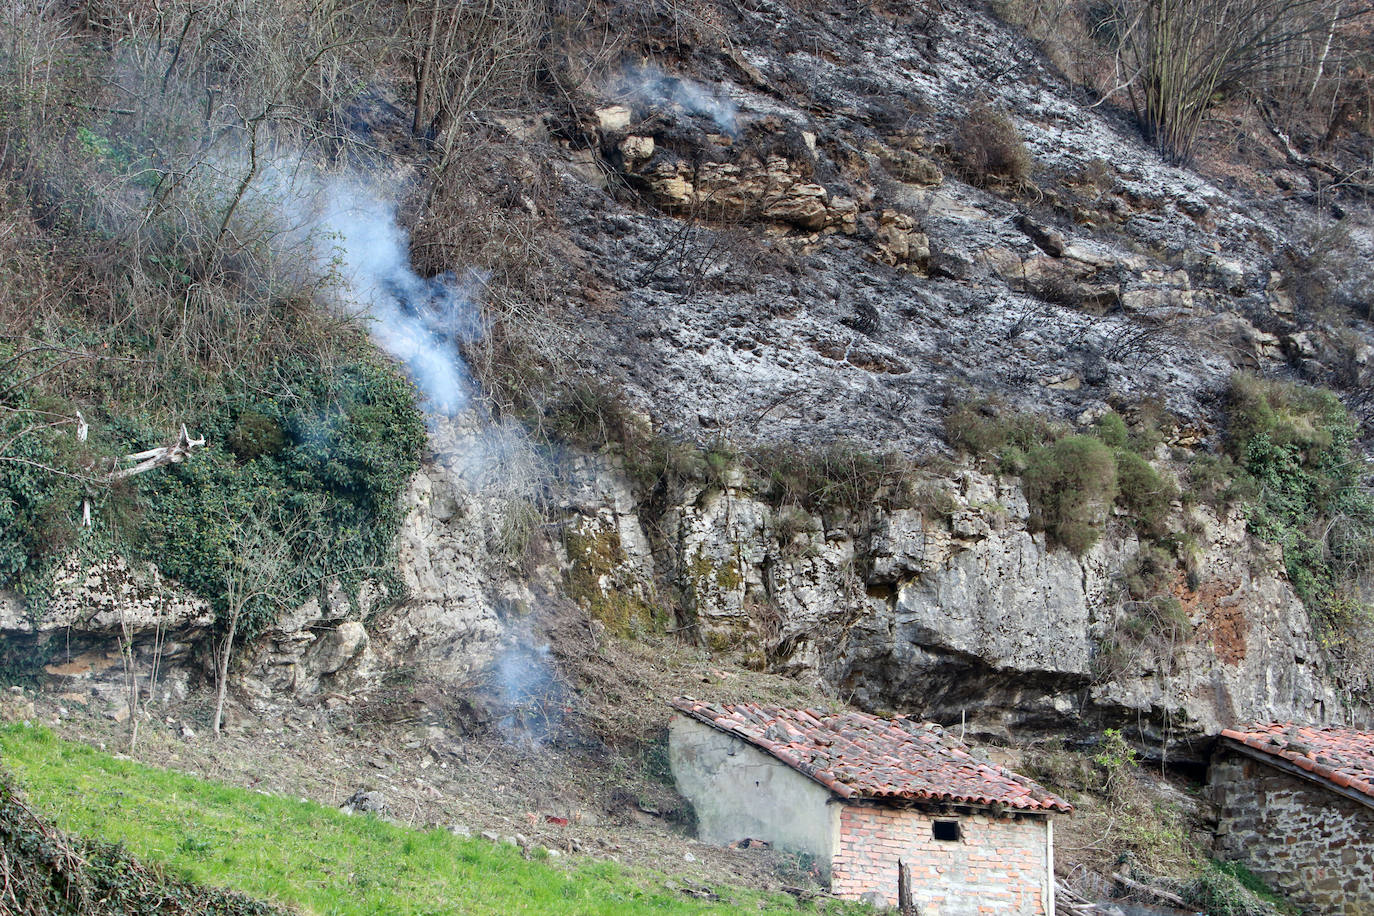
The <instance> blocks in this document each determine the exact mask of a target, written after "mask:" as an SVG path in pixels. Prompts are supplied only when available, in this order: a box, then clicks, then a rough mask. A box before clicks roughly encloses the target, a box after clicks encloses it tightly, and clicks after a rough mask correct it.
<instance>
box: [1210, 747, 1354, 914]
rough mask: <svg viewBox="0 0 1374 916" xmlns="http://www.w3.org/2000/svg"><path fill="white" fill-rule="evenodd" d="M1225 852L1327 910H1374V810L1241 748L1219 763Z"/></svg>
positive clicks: (1214, 777)
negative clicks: (1240, 750) (1248, 754)
mask: <svg viewBox="0 0 1374 916" xmlns="http://www.w3.org/2000/svg"><path fill="white" fill-rule="evenodd" d="M1210 778H1211V785H1212V792H1213V797H1214V798H1215V800H1216V802H1217V805H1218V809H1219V817H1218V820H1217V848H1216V853H1217V856H1218V857H1219V858H1223V859H1230V860H1235V861H1240V862H1243V863H1244V864H1245V865H1246V866H1247V867H1248V868H1249V869H1250V870H1251V871H1253V872H1254V873H1255V874H1256V875H1258V876H1259V877H1260V878H1262V879H1263V880H1264V881H1265V883H1266V884H1268V885H1269V886H1270V887H1272V888H1274V889H1275V890H1277V891H1280V892H1281V893H1283V894H1285V895H1287V896H1288V897H1289V898H1290V899H1291V900H1292V901H1293V902H1294V903H1297V904H1299V905H1300V906H1302V907H1304V908H1305V909H1307V910H1309V911H1310V912H1313V913H1319V914H1322V916H1374V809H1370V808H1368V807H1366V806H1365V805H1362V804H1360V803H1359V802H1356V801H1352V800H1350V799H1347V798H1345V797H1343V796H1341V795H1338V794H1337V793H1335V792H1331V791H1328V790H1327V789H1324V788H1322V787H1321V786H1320V785H1318V784H1316V783H1315V782H1313V781H1311V780H1309V779H1303V778H1301V777H1298V776H1292V775H1289V774H1288V773H1285V772H1283V771H1281V770H1278V769H1276V768H1274V767H1272V766H1270V765H1269V764H1266V763H1262V762H1260V761H1258V760H1254V759H1252V758H1250V757H1247V756H1245V755H1242V754H1238V753H1236V752H1235V751H1230V750H1223V751H1221V752H1219V753H1218V755H1217V758H1216V759H1215V760H1214V761H1213V762H1212V772H1211V777H1210Z"/></svg>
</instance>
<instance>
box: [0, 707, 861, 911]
mask: <svg viewBox="0 0 1374 916" xmlns="http://www.w3.org/2000/svg"><path fill="white" fill-rule="evenodd" d="M0 763H2V764H3V766H4V767H6V768H7V769H9V770H11V771H12V772H14V773H15V775H16V776H17V777H18V780H19V783H20V785H21V787H22V788H23V789H24V790H25V792H26V793H27V794H28V796H29V798H30V800H31V801H32V803H33V804H34V806H35V807H36V808H37V809H39V810H40V811H42V812H44V813H46V814H48V815H50V816H52V818H53V820H54V821H55V822H56V823H57V825H58V826H59V827H61V828H63V829H65V830H69V831H71V832H74V833H78V834H81V835H84V836H92V837H98V838H100V839H105V840H113V841H117V842H120V843H122V844H124V845H125V846H126V847H127V848H128V849H129V850H130V851H131V852H132V853H133V854H134V855H137V856H140V857H143V858H145V859H147V860H149V861H151V862H159V863H162V864H164V865H166V866H167V867H168V868H169V869H170V870H172V871H173V872H174V873H176V874H178V875H179V876H182V877H184V878H187V879H189V880H192V881H196V882H199V883H205V884H211V885H217V886H225V887H229V888H232V889H234V890H238V891H242V892H243V893H246V894H249V895H251V896H255V897H259V898H266V899H271V900H274V901H278V902H282V903H287V904H293V905H295V906H298V907H300V908H301V909H302V910H304V911H306V912H309V913H319V914H330V916H333V914H339V916H344V914H355V913H356V914H375V913H415V914H420V913H425V914H430V913H493V914H498V913H500V914H504V913H588V914H590V913H604V914H621V913H623V914H635V913H645V912H653V913H667V914H673V913H736V912H749V913H757V912H768V913H794V912H798V911H803V912H817V911H818V910H817V909H816V907H805V906H801V905H799V904H797V903H796V902H795V901H793V900H792V899H791V898H789V897H783V896H765V895H760V894H757V893H752V892H748V891H742V890H737V889H726V888H716V891H717V892H718V893H719V894H720V897H721V902H719V903H704V902H698V901H696V900H690V899H687V898H684V897H683V896H682V895H681V894H680V893H679V892H678V891H677V890H675V889H674V888H673V887H671V886H670V885H669V884H668V883H667V880H668V879H667V877H666V876H664V875H656V874H652V873H644V872H631V871H629V870H627V869H624V868H621V867H620V866H617V865H616V864H615V863H610V862H590V863H587V862H577V863H568V864H567V865H566V866H563V864H562V863H559V864H558V865H554V864H550V863H548V862H541V861H530V860H526V859H525V858H524V857H523V856H522V854H521V853H520V851H519V850H517V849H516V848H514V847H512V846H507V845H498V844H493V843H489V842H487V841H485V840H479V839H463V838H460V837H456V836H453V835H451V834H449V833H447V832H446V831H443V830H430V831H418V830H411V829H407V828H405V827H400V826H396V825H394V824H390V823H387V822H385V821H381V820H377V819H375V818H372V817H363V816H351V815H347V814H343V813H342V812H339V811H336V810H334V809H332V808H326V807H324V806H322V805H319V804H316V803H314V802H307V801H297V800H292V799H285V798H279V797H276V796H270V795H263V794H259V793H256V792H252V791H249V790H245V789H239V788H233V787H230V786H224V785H219V784H216V783H211V782H206V781H203V780H198V779H194V778H192V777H189V776H183V775H181V774H178V773H174V772H171V771H167V770H159V769H155V768H152V767H147V766H143V765H141V764H137V763H134V762H132V761H129V760H122V759H118V758H115V757H112V756H110V755H109V754H104V753H101V752H99V751H96V750H93V749H91V748H89V747H86V746H85V745H81V744H76V743H72V742H68V741H63V740H61V739H59V738H57V737H56V736H55V735H53V734H52V733H51V732H49V731H47V730H46V729H41V728H38V729H35V728H29V727H25V726H7V727H5V728H3V729H0ZM820 911H828V912H860V911H861V910H858V909H853V908H850V907H846V906H843V905H841V904H838V903H835V902H832V901H827V902H825V903H824V904H822V905H821V910H820Z"/></svg>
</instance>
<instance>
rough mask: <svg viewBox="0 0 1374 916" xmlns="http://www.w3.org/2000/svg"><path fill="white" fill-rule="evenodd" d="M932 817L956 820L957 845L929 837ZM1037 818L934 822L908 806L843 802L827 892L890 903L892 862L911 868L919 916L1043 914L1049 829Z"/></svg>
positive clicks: (892, 900) (894, 873)
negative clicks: (872, 893) (901, 861)
mask: <svg viewBox="0 0 1374 916" xmlns="http://www.w3.org/2000/svg"><path fill="white" fill-rule="evenodd" d="M936 820H957V821H958V822H959V827H960V838H959V839H958V840H957V841H952V842H951V841H948V840H937V839H935V838H934V837H933V836H932V824H933V823H934V821H936ZM1047 823H1048V822H1047V821H1046V819H1044V818H1022V819H1020V820H1017V819H1014V818H1010V817H995V816H991V815H963V816H960V817H957V818H955V817H948V818H946V817H935V816H932V815H930V814H927V813H925V812H922V811H917V810H915V809H909V808H885V807H877V806H873V807H870V806H859V805H845V806H844V809H843V810H842V811H841V812H840V837H839V844H838V851H837V852H836V853H835V858H834V861H833V863H832V877H831V890H832V891H833V892H834V893H836V894H839V895H841V896H844V897H851V898H852V897H859V896H860V895H862V894H865V893H867V892H869V891H877V892H878V893H880V894H882V895H883V896H884V897H885V898H886V899H887V901H888V903H889V904H895V903H896V902H897V861H898V860H899V859H904V860H906V862H907V865H908V866H909V868H910V871H911V890H912V899H913V901H914V902H915V903H916V904H917V906H918V907H919V908H920V912H921V916H981V914H985V913H998V914H1015V916H1044V914H1046V913H1047V906H1048V905H1049V899H1050V898H1049V893H1048V887H1047V882H1048V880H1049V871H1048V869H1049V863H1048V858H1049V828H1048V827H1047Z"/></svg>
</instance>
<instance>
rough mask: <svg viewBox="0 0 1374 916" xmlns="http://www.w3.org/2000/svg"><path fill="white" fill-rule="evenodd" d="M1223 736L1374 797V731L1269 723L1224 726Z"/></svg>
mask: <svg viewBox="0 0 1374 916" xmlns="http://www.w3.org/2000/svg"><path fill="white" fill-rule="evenodd" d="M1221 736H1222V737H1223V738H1227V739H1230V740H1231V741H1235V742H1237V743H1238V744H1243V745H1245V746H1246V747H1249V748H1253V749H1255V750H1257V751H1263V752H1264V753H1266V754H1269V755H1271V756H1274V757H1278V758H1280V759H1282V760H1286V761H1288V762H1289V763H1291V764H1293V765H1295V766H1298V767H1301V768H1302V769H1304V770H1306V771H1307V772H1309V773H1311V774H1312V775H1313V776H1316V777H1319V778H1321V779H1325V780H1329V781H1330V782H1331V783H1332V784H1333V785H1336V786H1339V787H1341V788H1350V789H1354V790H1355V791H1357V792H1361V793H1363V794H1365V795H1368V796H1370V797H1371V798H1374V732H1361V731H1356V730H1354V729H1353V728H1344V727H1342V726H1338V725H1325V726H1316V725H1296V724H1293V723H1288V722H1267V723H1257V724H1254V725H1247V726H1244V727H1242V728H1228V729H1224V730H1223V731H1222V733H1221Z"/></svg>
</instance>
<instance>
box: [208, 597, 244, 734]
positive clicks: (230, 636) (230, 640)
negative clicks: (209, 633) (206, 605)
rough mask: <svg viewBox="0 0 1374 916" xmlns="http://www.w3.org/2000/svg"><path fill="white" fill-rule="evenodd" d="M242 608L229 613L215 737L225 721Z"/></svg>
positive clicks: (217, 693)
mask: <svg viewBox="0 0 1374 916" xmlns="http://www.w3.org/2000/svg"><path fill="white" fill-rule="evenodd" d="M240 610H241V609H240V608H234V612H233V613H232V614H230V615H229V632H228V633H227V634H225V636H224V647H223V648H222V649H220V653H219V674H218V677H217V678H216V683H215V724H214V729H213V730H214V733H215V737H216V738H218V737H219V727H220V723H221V722H223V721H224V692H225V689H226V688H227V687H228V684H229V653H230V652H231V651H232V650H233V648H234V631H235V630H237V629H238V625H239V611H240Z"/></svg>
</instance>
